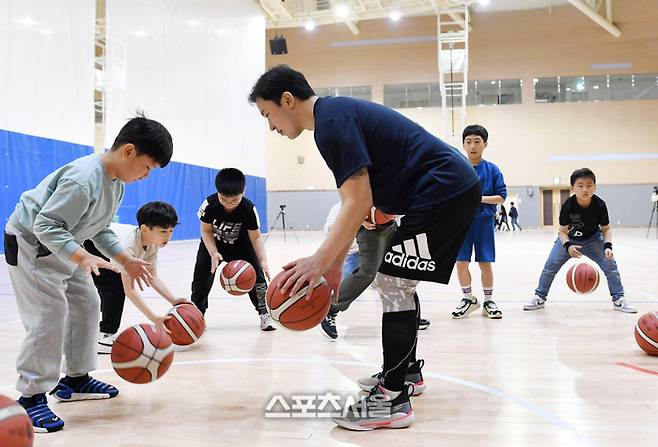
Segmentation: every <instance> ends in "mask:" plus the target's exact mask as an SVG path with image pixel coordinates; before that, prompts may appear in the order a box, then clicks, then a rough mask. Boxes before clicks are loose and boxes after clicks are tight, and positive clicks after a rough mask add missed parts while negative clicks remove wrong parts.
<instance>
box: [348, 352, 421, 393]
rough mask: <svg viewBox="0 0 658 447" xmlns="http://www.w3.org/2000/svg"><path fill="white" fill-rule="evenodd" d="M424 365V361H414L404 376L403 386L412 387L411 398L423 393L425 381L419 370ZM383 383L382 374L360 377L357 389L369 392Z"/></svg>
mask: <svg viewBox="0 0 658 447" xmlns="http://www.w3.org/2000/svg"><path fill="white" fill-rule="evenodd" d="M424 365H425V360H423V359H420V360H416V361H415V362H414V363H410V364H409V368H408V369H407V374H406V375H405V376H404V384H405V385H407V386H411V387H413V388H412V390H411V395H412V396H420V395H421V394H423V391H425V388H426V387H425V380H423V374H422V372H421V369H423V366H424ZM382 383H383V377H382V372H381V371H379V372H378V373H376V374H373V375H371V376H367V377H361V378H360V379H358V380H357V384H358V385H359V388H361V389H362V390H363V391H370V390H371V389H372V388H373V387H375V386H377V385H380V384H382Z"/></svg>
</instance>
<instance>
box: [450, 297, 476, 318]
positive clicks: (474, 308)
mask: <svg viewBox="0 0 658 447" xmlns="http://www.w3.org/2000/svg"><path fill="white" fill-rule="evenodd" d="M480 307H481V306H480V302H479V301H478V302H476V303H475V304H472V305H471V306H469V308H468V310H467V311H466V312H464V313H463V314H462V315H457V314H455V312H452V314H451V315H452V318H454V319H455V320H461V319H462V318H466V317H468V316H469V315H470V314H472V313H473V312H475V311H476V310H478V309H479V308H480Z"/></svg>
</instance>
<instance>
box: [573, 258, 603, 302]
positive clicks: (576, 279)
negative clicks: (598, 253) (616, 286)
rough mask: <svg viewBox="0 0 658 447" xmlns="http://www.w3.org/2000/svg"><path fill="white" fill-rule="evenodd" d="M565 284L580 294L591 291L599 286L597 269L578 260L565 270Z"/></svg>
mask: <svg viewBox="0 0 658 447" xmlns="http://www.w3.org/2000/svg"><path fill="white" fill-rule="evenodd" d="M567 285H568V286H569V288H570V289H571V290H573V291H574V292H576V293H578V294H580V295H587V294H588V293H592V292H594V291H595V290H596V288H597V287H598V286H599V271H598V270H596V269H595V268H594V267H592V266H591V265H589V264H588V263H586V262H579V263H578V264H576V265H574V266H572V267H571V268H570V269H569V271H568V272H567Z"/></svg>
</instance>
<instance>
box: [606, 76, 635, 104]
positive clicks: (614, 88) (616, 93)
mask: <svg viewBox="0 0 658 447" xmlns="http://www.w3.org/2000/svg"><path fill="white" fill-rule="evenodd" d="M634 83H635V82H634V79H633V75H610V99H611V100H613V101H625V100H629V99H633V96H634V95H633V90H634Z"/></svg>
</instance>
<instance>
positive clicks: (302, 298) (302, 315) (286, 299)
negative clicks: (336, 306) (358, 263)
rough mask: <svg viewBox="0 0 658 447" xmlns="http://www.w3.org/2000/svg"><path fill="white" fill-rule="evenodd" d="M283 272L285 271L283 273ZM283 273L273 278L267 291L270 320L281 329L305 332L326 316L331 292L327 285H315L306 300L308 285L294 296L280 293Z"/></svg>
mask: <svg viewBox="0 0 658 447" xmlns="http://www.w3.org/2000/svg"><path fill="white" fill-rule="evenodd" d="M284 272H285V271H284ZM284 272H281V273H279V274H278V275H276V276H275V277H274V279H273V280H272V282H271V283H270V286H269V287H268V289H267V295H266V301H267V307H268V309H269V310H270V315H271V316H272V318H273V319H274V320H276V321H278V322H279V323H281V325H282V326H283V327H286V328H288V329H293V330H296V331H305V330H307V329H311V328H312V327H315V326H317V325H318V324H320V322H321V321H322V320H323V319H324V318H325V317H326V316H327V312H329V306H330V305H331V290H330V289H329V286H328V285H327V283H326V282H325V281H324V279H322V281H321V282H320V283H319V284H317V285H316V286H315V287H314V288H313V291H312V292H311V296H310V297H309V298H308V299H306V295H307V294H308V291H309V286H308V284H306V285H304V286H303V287H302V288H301V289H300V290H299V291H298V292H297V293H296V294H295V295H293V296H289V295H288V294H287V293H281V290H280V288H279V282H280V280H281V276H282V275H283V273H284Z"/></svg>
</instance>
